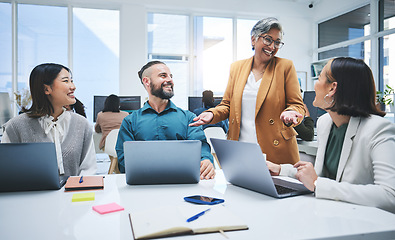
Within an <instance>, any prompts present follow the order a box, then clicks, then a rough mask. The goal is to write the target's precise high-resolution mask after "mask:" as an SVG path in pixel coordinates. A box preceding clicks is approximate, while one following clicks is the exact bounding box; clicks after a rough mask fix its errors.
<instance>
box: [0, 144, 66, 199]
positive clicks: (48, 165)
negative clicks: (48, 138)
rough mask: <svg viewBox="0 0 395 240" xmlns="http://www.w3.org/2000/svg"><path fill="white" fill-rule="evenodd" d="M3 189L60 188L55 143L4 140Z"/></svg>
mask: <svg viewBox="0 0 395 240" xmlns="http://www.w3.org/2000/svg"><path fill="white" fill-rule="evenodd" d="M0 169H1V170H2V173H1V174H0V192H15V191H33V190H55V189H60V188H61V187H62V186H63V185H64V184H65V183H66V180H67V176H62V177H59V173H58V163H57V160H56V152H55V144H54V143H49V142H47V143H1V144H0Z"/></svg>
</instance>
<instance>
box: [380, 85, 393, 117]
mask: <svg viewBox="0 0 395 240" xmlns="http://www.w3.org/2000/svg"><path fill="white" fill-rule="evenodd" d="M394 94H395V90H394V89H393V88H392V87H390V86H389V85H388V84H386V85H385V89H384V92H381V91H377V92H376V100H377V104H380V106H381V110H383V111H385V106H386V105H388V106H390V112H394Z"/></svg>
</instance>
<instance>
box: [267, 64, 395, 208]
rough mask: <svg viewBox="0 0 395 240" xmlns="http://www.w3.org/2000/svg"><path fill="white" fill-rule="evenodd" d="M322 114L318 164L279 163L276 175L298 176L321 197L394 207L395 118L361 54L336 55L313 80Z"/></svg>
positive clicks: (374, 205) (271, 168)
mask: <svg viewBox="0 0 395 240" xmlns="http://www.w3.org/2000/svg"><path fill="white" fill-rule="evenodd" d="M314 89H315V92H316V97H315V99H314V102H313V104H314V106H316V107H320V108H322V109H325V110H327V112H328V114H324V115H323V116H321V117H320V118H319V120H318V125H317V138H318V150H317V157H316V161H315V169H314V167H313V165H312V164H311V163H307V162H302V161H301V162H298V163H296V164H295V165H293V166H292V165H290V164H285V165H277V164H273V163H271V162H267V164H268V166H269V169H270V171H271V173H272V174H273V175H288V176H294V177H296V178H297V179H299V181H301V182H302V183H303V184H304V185H305V186H306V187H307V188H308V189H310V190H311V191H314V192H315V196H316V197H317V198H325V199H333V200H340V201H345V202H351V203H356V204H360V205H367V206H373V207H378V208H381V209H384V210H387V211H390V212H393V213H395V157H394V156H395V124H393V123H391V122H389V121H388V120H387V119H385V118H383V116H384V115H385V113H384V112H382V111H380V110H379V109H377V107H376V102H375V99H376V89H375V83H374V79H373V75H372V72H371V70H370V68H369V67H368V66H367V65H366V64H365V62H364V61H363V60H360V59H354V58H343V57H341V58H335V59H334V60H331V61H329V62H328V63H327V64H326V66H325V67H324V69H323V70H322V72H321V74H320V76H319V78H318V81H317V82H316V84H315V86H314Z"/></svg>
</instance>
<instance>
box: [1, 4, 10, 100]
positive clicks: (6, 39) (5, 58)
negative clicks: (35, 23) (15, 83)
mask: <svg viewBox="0 0 395 240" xmlns="http://www.w3.org/2000/svg"><path fill="white" fill-rule="evenodd" d="M11 26H12V25H11V4H9V3H0V53H1V54H0V92H8V93H9V95H10V96H11V93H12V65H11V64H12V60H11V59H12V52H11V50H12V48H11V46H12V43H11V41H12V37H11Z"/></svg>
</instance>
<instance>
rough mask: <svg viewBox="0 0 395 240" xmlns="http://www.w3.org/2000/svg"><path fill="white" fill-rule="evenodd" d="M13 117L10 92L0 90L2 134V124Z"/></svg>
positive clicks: (0, 131) (1, 133) (1, 130)
mask: <svg viewBox="0 0 395 240" xmlns="http://www.w3.org/2000/svg"><path fill="white" fill-rule="evenodd" d="M11 118H12V111H11V101H10V96H9V95H8V92H0V135H3V128H1V126H2V125H3V124H4V123H6V122H7V121H8V120H10V119H11Z"/></svg>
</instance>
